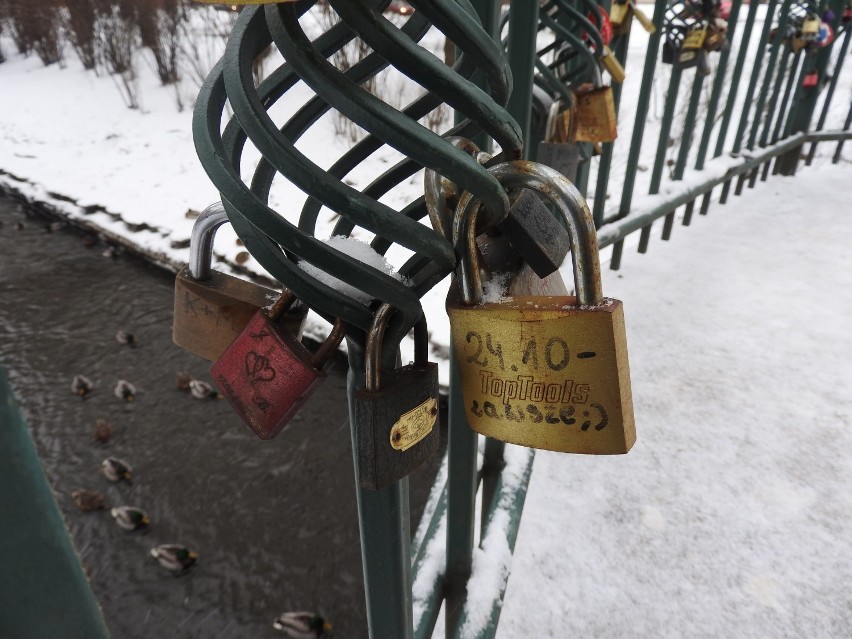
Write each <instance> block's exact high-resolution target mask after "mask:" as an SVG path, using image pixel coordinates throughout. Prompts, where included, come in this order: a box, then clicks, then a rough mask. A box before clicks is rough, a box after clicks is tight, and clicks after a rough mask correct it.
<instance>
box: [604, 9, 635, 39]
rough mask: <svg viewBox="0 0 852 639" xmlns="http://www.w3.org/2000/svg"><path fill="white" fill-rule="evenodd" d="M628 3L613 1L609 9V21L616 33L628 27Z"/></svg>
mask: <svg viewBox="0 0 852 639" xmlns="http://www.w3.org/2000/svg"><path fill="white" fill-rule="evenodd" d="M630 17H631V16H630V3H628V2H613V3H612V6H611V7H610V9H609V23H610V24H611V25H612V28H613V29H614V30H615V32H616V33H619V34H621V33H622V31H621V29H622V28H624V29H625V30H626V29H629V27H630Z"/></svg>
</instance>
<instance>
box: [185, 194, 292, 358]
mask: <svg viewBox="0 0 852 639" xmlns="http://www.w3.org/2000/svg"><path fill="white" fill-rule="evenodd" d="M227 221H228V216H227V215H226V214H225V209H224V208H223V207H222V204H221V203H220V202H216V203H215V204H212V205H210V206H208V207H207V208H206V209H204V211H203V212H202V213H201V215H199V216H198V219H196V220H195V224H194V225H193V227H192V235H191V237H190V244H189V264H188V265H187V266H185V267H184V268H183V269H181V271H180V272H179V273H178V274H177V277H176V278H175V306H174V323H173V326H172V340H173V341H174V343H175V344H177V345H178V346H180V347H181V348H184V349H186V350H188V351H189V352H190V353H194V354H196V355H198V356H200V357H203V358H204V359H207V360H210V361H215V360H217V359H219V356H220V355H221V354H222V353H223V352H224V351H225V349H226V348H228V346H230V344H231V342H233V341H234V339H235V338H236V337H237V335H239V334H240V333H241V332H242V330H243V328H245V326H246V324H248V322H249V320H250V319H251V318H252V317H253V316H254V314H255V313H257V311H258V309H260V308H262V307H264V306H267V305H269V303H270V301H271V300H274V299H275V298H276V297H277V296H278V293H277V292H276V291H274V290H273V289H271V288H267V287H265V286H260V285H258V284H254V283H252V282H248V281H246V280H242V279H240V278H238V277H233V276H232V275H226V274H225V273H222V272H220V271H216V270H213V269H212V268H211V262H212V259H213V239H214V238H215V235H216V231H217V230H218V228H219V227H220V226H222V224H224V223H225V222H227ZM307 313H308V308H307V306H305V305H304V304H301V303H300V304H298V305H294V308H291V309H290V311H289V312H288V313H287V315H286V316H285V318H284V320H283V322H284V324H285V325H286V326H287V327H288V329H289V330H290V331H291V332H293V333H295V334H296V335H299V336H301V331H302V327H303V326H304V323H305V318H306V316H307Z"/></svg>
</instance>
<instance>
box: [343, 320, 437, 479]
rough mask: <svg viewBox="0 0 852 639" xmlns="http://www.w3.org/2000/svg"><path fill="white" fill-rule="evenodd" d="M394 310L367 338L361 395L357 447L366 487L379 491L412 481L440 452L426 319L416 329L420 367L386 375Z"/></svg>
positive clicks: (416, 361)
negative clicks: (383, 352) (384, 350)
mask: <svg viewBox="0 0 852 639" xmlns="http://www.w3.org/2000/svg"><path fill="white" fill-rule="evenodd" d="M392 313H393V307H391V306H390V305H389V304H384V305H382V306H381V307H380V308H379V310H378V311H377V312H376V316H375V318H374V320H373V326H372V327H371V329H370V332H369V333H368V335H367V344H366V349H365V359H366V366H367V375H366V383H365V388H364V389H363V390H359V391H356V392H355V442H356V446H357V448H358V481H359V483H360V484H361V487H363V488H368V489H370V490H379V489H382V488H385V487H386V486H389V485H390V484H392V483H394V482H397V481H399V480H400V479H402V478H403V477H406V476H408V475H410V474H411V473H412V472H413V471H414V470H416V469H417V468H418V467H419V466H420V465H421V464H422V463H423V462H425V461H426V460H427V459H429V458H430V457H431V456H432V455H433V454H434V452H435V451H436V450H437V449H438V444H439V442H440V438H441V433H440V428H438V426H437V422H438V365H437V364H434V363H430V362H429V361H428V358H429V341H428V340H429V336H428V332H427V330H426V317H425V316H423V317H421V318H420V320H419V321H418V322H417V324H415V326H414V363H412V364H408V365H406V366H402V367H401V368H397V369H394V370H384V371H383V370H382V357H381V350H382V340H383V338H384V333H385V327H386V326H387V322H388V319H389V317H390V315H391V314H392Z"/></svg>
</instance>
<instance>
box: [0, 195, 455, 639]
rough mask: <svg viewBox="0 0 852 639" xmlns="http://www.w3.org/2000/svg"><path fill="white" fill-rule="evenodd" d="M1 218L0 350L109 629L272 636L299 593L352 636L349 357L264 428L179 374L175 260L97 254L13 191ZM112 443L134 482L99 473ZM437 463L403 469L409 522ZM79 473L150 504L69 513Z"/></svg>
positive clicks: (355, 600)
mask: <svg viewBox="0 0 852 639" xmlns="http://www.w3.org/2000/svg"><path fill="white" fill-rule="evenodd" d="M0 222H2V226H0V364H2V365H3V367H4V368H5V369H6V372H7V375H8V377H9V382H10V384H11V386H12V388H13V389H14V391H15V394H16V396H17V398H18V400H19V402H20V405H21V409H22V412H23V414H24V417H25V419H26V420H27V422H28V424H29V425H30V428H31V430H32V432H33V435H34V438H35V441H36V445H37V447H38V451H39V454H40V456H41V459H42V463H43V464H44V466H45V470H46V472H47V475H48V478H49V480H50V483H51V486H52V487H53V490H54V493H55V496H56V500H57V502H58V504H59V507H60V510H61V511H62V513H63V516H64V518H65V521H66V525H67V526H68V528H69V530H70V532H71V535H72V538H73V540H74V543H75V545H76V547H77V550H78V553H79V554H80V557H81V559H82V562H83V565H84V568H85V569H86V571H87V573H88V575H89V577H90V580H91V584H92V588H93V590H94V593H95V596H96V597H97V599H98V601H99V602H100V605H101V607H102V608H103V612H104V616H105V618H106V621H107V625H108V626H109V628H110V631H111V633H112V636H113V637H115V638H116V639H136V638H145V639H148V638H155V637H156V638H163V637H168V638H174V639H178V638H190V637H199V638H204V639H213V638H229V637H234V638H236V637H252V638H262V637H281V636H283V635H282V634H281V633H279V632H277V631H275V630H273V629H272V620H273V619H274V618H275V617H276V616H277V615H278V614H280V613H281V612H283V611H286V610H304V609H306V610H320V611H321V612H322V613H324V614H325V615H326V616H327V617H328V618H329V619H330V620H331V621H332V622H333V623H334V629H335V633H334V635H335V637H338V638H347V639H352V638H358V637H365V636H366V621H365V616H364V590H363V584H362V572H361V554H360V542H359V535H358V520H357V512H356V505H355V491H354V487H353V486H354V480H353V471H352V461H351V460H352V455H351V444H350V435H349V426H348V423H347V415H346V405H345V392H346V379H345V375H346V365H345V362H343V361H336V362H335V363H334V364H333V365H332V367H331V369H330V371H329V376H328V379H327V380H326V381H325V383H324V384H323V385H322V386H321V387H320V389H319V390H318V391H317V393H316V395H315V396H314V397H313V398H312V400H311V401H310V402H309V403H308V405H307V406H306V407H305V408H304V409H303V411H302V412H301V414H300V415H298V416H297V417H296V419H295V420H294V422H292V423H291V425H290V427H289V429H288V430H287V431H285V432H284V433H282V434H281V435H280V436H279V437H278V438H277V439H274V440H272V441H267V442H263V441H260V440H259V439H257V437H255V436H254V435H253V434H252V433H251V432H250V431H249V430H248V429H247V428H246V427H245V426H244V425H243V424H242V422H241V421H240V420H239V419H238V418H237V417H236V416H235V415H234V414H233V413H232V412H231V409H230V408H229V406H228V404H227V402H224V401H215V400H212V401H211V400H196V399H193V398H192V397H191V396H190V395H188V394H184V393H182V392H181V391H179V390H178V389H177V387H176V385H175V378H176V373H177V372H178V371H183V370H185V371H188V372H189V373H191V374H192V375H193V376H195V377H198V378H200V379H205V380H208V381H209V375H208V372H207V371H208V367H209V363H208V362H206V361H205V360H202V359H200V358H197V357H195V356H193V355H191V354H189V353H186V352H185V351H183V350H181V349H179V348H178V347H176V346H174V345H173V344H172V342H171V314H172V291H173V281H174V280H173V278H172V276H171V275H169V274H168V273H165V272H163V271H161V270H159V269H157V268H155V267H152V266H150V265H147V264H145V263H143V262H141V261H140V260H137V259H135V258H132V257H129V256H121V255H120V256H118V257H105V256H104V255H102V252H103V251H104V248H105V246H104V245H102V244H96V245H95V246H90V247H88V248H87V247H86V245H85V238H84V236H82V235H80V234H78V233H76V232H74V231H72V230H68V229H54V231H53V232H51V231H50V230H49V229H48V228H47V225H48V224H49V223H50V220H47V219H44V218H41V217H38V216H30V215H27V214H25V212H24V210H23V209H22V207H21V206H19V205H18V204H17V203H14V202H11V201H9V200H3V199H0ZM19 225H22V226H23V228H19ZM118 330H125V331H128V332H130V333H132V334H133V335H134V336H135V337H136V339H137V341H138V346H137V347H136V348H130V347H128V346H126V345H124V344H121V343H119V342H118V341H117V340H116V337H115V334H116V331H118ZM75 374H84V375H86V376H88V377H89V378H90V379H91V380H92V381H93V382H94V383H95V385H96V387H95V389H94V391H93V393H92V394H91V395H90V396H89V397H88V398H86V399H80V398H79V397H77V396H75V395H74V394H72V392H71V389H70V384H71V380H72V377H73V376H74V375H75ZM119 379H126V380H128V381H130V382H132V383H133V384H135V385H136V386H137V388H138V394H137V396H136V398H135V401H133V402H129V403H125V402H123V401H121V400H119V399H117V398H116V397H115V396H114V395H113V388H114V386H115V384H116V382H117V381H118V380H119ZM99 418H100V419H106V420H107V421H108V422H109V423H110V424H111V425H112V427H113V436H112V438H111V439H110V441H109V442H108V443H106V444H104V445H99V444H96V443H94V441H93V439H92V431H93V428H94V425H95V421H96V420H97V419H99ZM108 456H115V457H119V458H121V459H123V460H125V461H127V462H128V463H130V464H131V465H132V467H133V469H134V473H133V483H132V485H128V484H126V483H121V484H110V483H109V482H108V481H107V480H106V479H105V478H104V477H103V475H101V474H100V473H99V472H98V469H99V467H100V463H101V461H102V460H103V459H104V458H106V457H108ZM436 457H437V456H436ZM437 461H438V460H437V459H435V460H433V462H437ZM435 466H436V464H435V463H433V464H432V465H431V466H430V467H429V468H423V469H421V470H420V471H418V472H417V473H415V475H413V476H412V480H411V485H412V496H411V502H412V503H411V505H412V519H413V521H412V529H414V528H415V526H416V521H417V517H418V516H419V512H420V511H421V509H422V507H423V504H424V503H425V499H426V495H427V492H428V487H429V484H430V482H431V478H432V476H433V475H434V472H435ZM78 488H87V489H91V490H97V491H100V492H102V493H103V495H104V496H105V497H106V500H107V504H108V506H120V505H133V506H137V507H140V508H142V509H143V510H146V511H147V512H148V513H149V515H150V516H151V519H152V525H151V528H150V530H149V531H148V532H147V533H144V534H138V533H127V532H125V531H123V530H122V529H120V528H119V527H118V526H117V525H116V524H115V523H114V522H113V520H112V518H111V517H110V516H109V514H108V512H107V511H102V512H93V513H84V512H80V511H79V510H77V509H76V508H75V506H74V505H73V503H72V501H71V496H70V493H71V492H72V491H73V490H75V489H78ZM161 543H181V544H185V545H187V546H189V547H191V548H192V549H194V550H196V551H197V552H198V553H199V555H200V559H199V563H198V565H197V566H196V567H195V568H194V569H193V570H192V571H191V572H190V573H189V574H187V575H184V576H181V577H173V576H172V575H171V574H170V573H169V572H168V571H166V570H165V569H163V568H161V567H160V566H159V565H158V564H157V562H156V561H155V560H154V559H152V558H151V557H150V556H149V550H150V548H151V547H152V546H154V545H157V544H161Z"/></svg>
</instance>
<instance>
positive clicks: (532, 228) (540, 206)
mask: <svg viewBox="0 0 852 639" xmlns="http://www.w3.org/2000/svg"><path fill="white" fill-rule="evenodd" d="M509 203H510V205H511V206H510V207H509V214H508V215H507V216H506V219H505V220H503V223H502V230H503V234H504V235H505V236H506V237H508V238H509V243H510V244H511V245H512V248H513V249H515V251H516V252H517V253H518V254H519V255H521V256H522V257H523V258H524V260H525V261H526V262H527V264H529V265H530V267H531V268H532V269H533V270H534V271H535V272H536V275H538V276H539V277H547V276H548V275H550V274H551V273H553V272H554V271H556V270H557V269H558V268H559V267H560V266H561V265H562V261H563V260H564V259H565V256H566V255H567V254H568V251H569V250H570V248H571V237H570V236H569V235H568V231H566V230H565V227H563V226H562V225H561V224H560V223H559V222H558V221H557V220H556V217H555V216H554V215H553V213H551V212H550V211H549V210H548V208H547V207H546V206H545V205H544V203H543V202H542V201H541V199H540V198H539V196H538V194H537V193H535V192H534V191H532V190H530V189H521V190H520V191H515V192H513V193H510V194H509Z"/></svg>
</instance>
